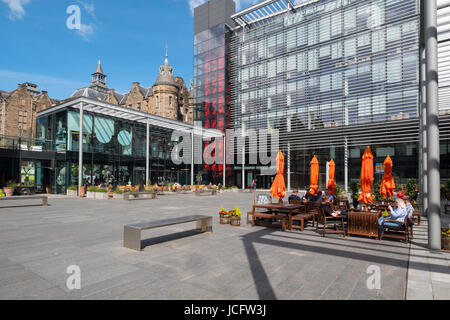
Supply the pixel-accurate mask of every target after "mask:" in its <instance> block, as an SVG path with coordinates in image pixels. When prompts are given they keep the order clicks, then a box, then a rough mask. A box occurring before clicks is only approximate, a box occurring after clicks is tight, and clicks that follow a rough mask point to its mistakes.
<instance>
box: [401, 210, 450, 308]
mask: <svg viewBox="0 0 450 320" xmlns="http://www.w3.org/2000/svg"><path fill="white" fill-rule="evenodd" d="M442 218H443V219H442V222H443V223H444V221H445V218H446V217H445V216H444V215H443V216H442ZM427 240H428V225H427V220H426V218H422V223H421V225H420V226H414V239H413V240H412V244H411V251H410V259H409V268H408V282H407V294H406V299H407V300H450V252H448V251H444V250H441V251H430V250H428V249H427Z"/></svg>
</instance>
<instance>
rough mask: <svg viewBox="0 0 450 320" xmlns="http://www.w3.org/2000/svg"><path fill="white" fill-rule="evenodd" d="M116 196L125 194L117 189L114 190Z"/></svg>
mask: <svg viewBox="0 0 450 320" xmlns="http://www.w3.org/2000/svg"><path fill="white" fill-rule="evenodd" d="M114 194H123V191H122V190H119V189H116V190H114Z"/></svg>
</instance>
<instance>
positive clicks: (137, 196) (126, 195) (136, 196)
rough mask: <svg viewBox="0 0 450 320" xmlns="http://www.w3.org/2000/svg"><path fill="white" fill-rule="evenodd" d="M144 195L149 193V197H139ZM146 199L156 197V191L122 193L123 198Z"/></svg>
mask: <svg viewBox="0 0 450 320" xmlns="http://www.w3.org/2000/svg"><path fill="white" fill-rule="evenodd" d="M144 195H149V196H150V197H141V196H144ZM146 199H156V192H132V193H124V194H123V200H126V201H130V200H146Z"/></svg>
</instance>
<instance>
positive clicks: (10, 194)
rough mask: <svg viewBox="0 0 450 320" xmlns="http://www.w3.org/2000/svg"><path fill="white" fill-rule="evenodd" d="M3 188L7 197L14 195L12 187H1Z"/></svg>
mask: <svg viewBox="0 0 450 320" xmlns="http://www.w3.org/2000/svg"><path fill="white" fill-rule="evenodd" d="M3 190H4V191H5V196H7V197H11V196H13V195H14V188H6V187H5V188H3Z"/></svg>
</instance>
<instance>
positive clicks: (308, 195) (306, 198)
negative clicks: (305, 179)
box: [303, 189, 311, 201]
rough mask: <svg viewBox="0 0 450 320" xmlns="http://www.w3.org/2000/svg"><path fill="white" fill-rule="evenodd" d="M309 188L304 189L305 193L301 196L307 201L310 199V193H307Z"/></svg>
mask: <svg viewBox="0 0 450 320" xmlns="http://www.w3.org/2000/svg"><path fill="white" fill-rule="evenodd" d="M309 191H311V189H306V192H305V195H304V196H303V200H306V201H309V199H311V194H310V193H309Z"/></svg>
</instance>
